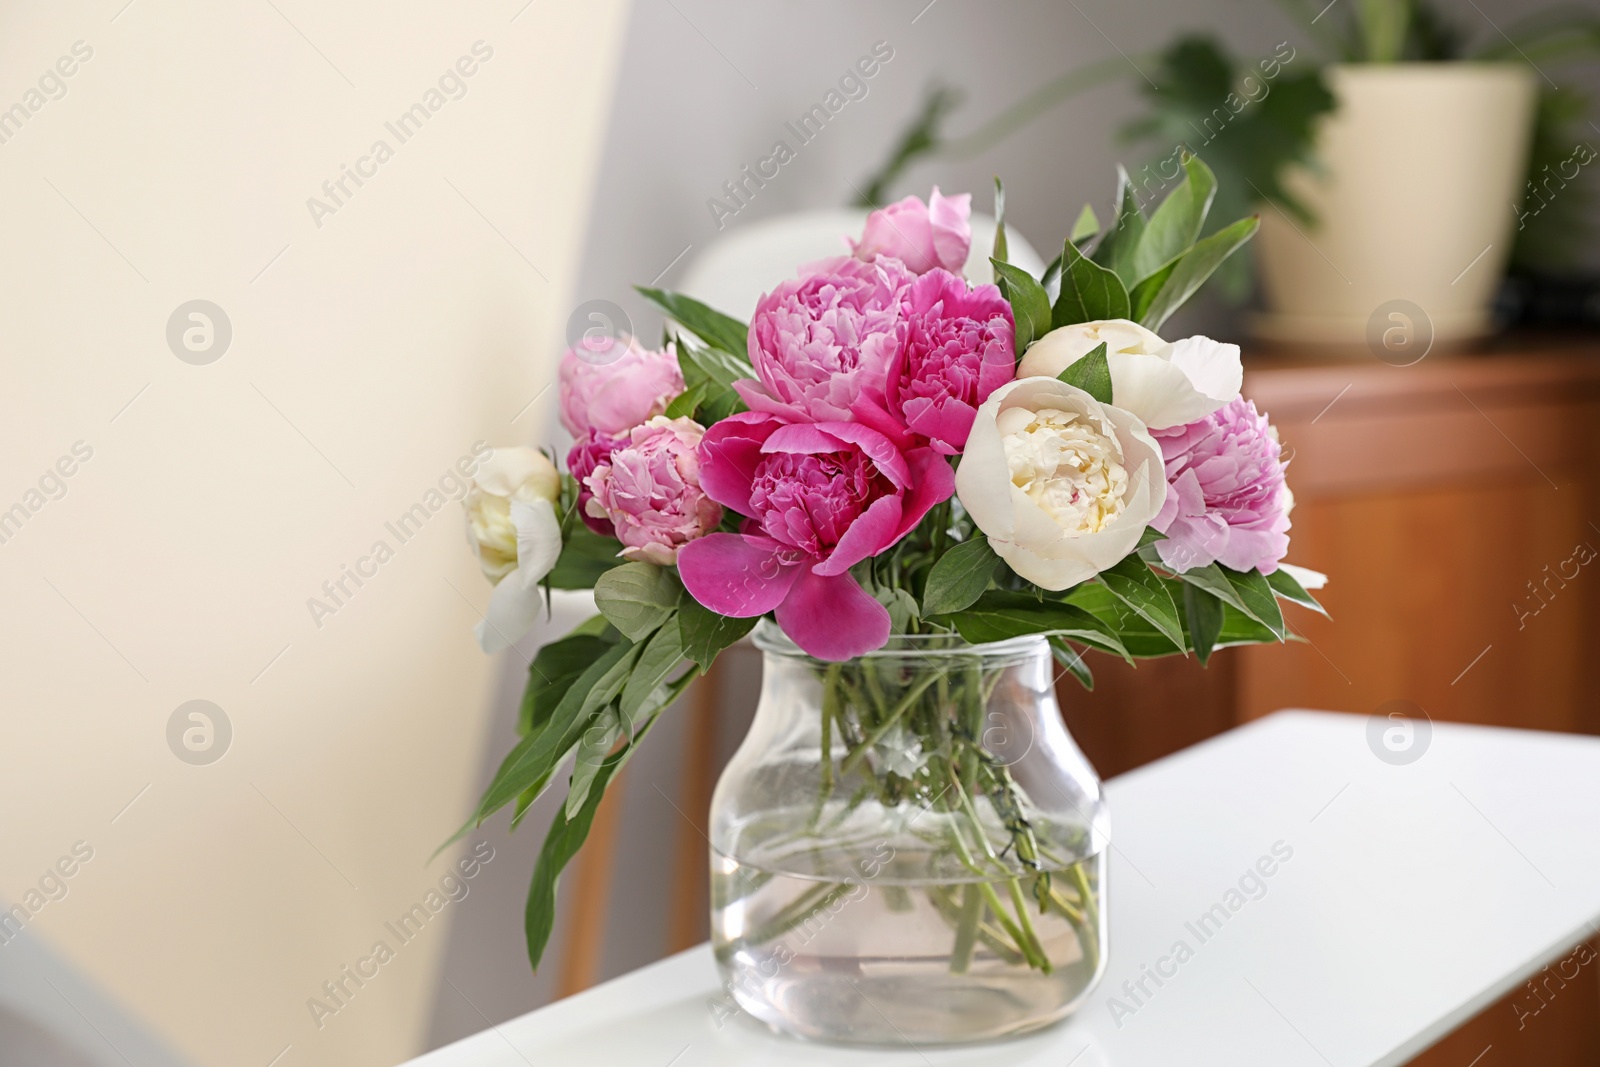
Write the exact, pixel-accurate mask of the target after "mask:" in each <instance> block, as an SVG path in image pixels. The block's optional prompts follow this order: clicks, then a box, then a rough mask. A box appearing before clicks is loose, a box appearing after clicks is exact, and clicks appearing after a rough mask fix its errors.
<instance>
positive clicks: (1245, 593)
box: [1221, 567, 1288, 641]
mask: <svg viewBox="0 0 1600 1067" xmlns="http://www.w3.org/2000/svg"><path fill="white" fill-rule="evenodd" d="M1221 569H1222V573H1223V574H1225V575H1226V576H1227V578H1228V581H1229V583H1230V584H1231V585H1232V586H1233V588H1234V591H1235V592H1237V593H1238V594H1239V600H1240V602H1241V604H1242V607H1243V610H1244V613H1245V614H1246V615H1248V616H1250V617H1251V618H1252V619H1254V620H1256V621H1257V622H1259V623H1261V624H1262V625H1263V626H1265V627H1266V628H1267V629H1269V630H1271V631H1272V632H1273V633H1274V634H1276V635H1277V636H1278V640H1280V641H1281V640H1283V638H1284V637H1285V636H1286V635H1287V633H1288V629H1287V628H1286V627H1285V626H1284V624H1283V609H1282V608H1280V607H1278V598H1277V597H1276V596H1275V595H1273V592H1272V586H1271V585H1269V584H1267V580H1266V578H1264V577H1262V574H1261V572H1260V571H1257V570H1249V571H1244V572H1240V571H1235V570H1230V569H1228V568H1227V567H1223V568H1221Z"/></svg>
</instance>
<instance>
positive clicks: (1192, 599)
mask: <svg viewBox="0 0 1600 1067" xmlns="http://www.w3.org/2000/svg"><path fill="white" fill-rule="evenodd" d="M1222 609H1223V603H1222V601H1220V600H1218V599H1217V598H1216V597H1214V596H1212V595H1211V594H1210V593H1208V592H1206V591H1205V590H1204V589H1201V588H1200V587H1199V586H1197V585H1189V584H1185V585H1184V587H1183V615H1184V621H1185V622H1186V623H1187V624H1188V627H1189V636H1190V639H1191V642H1192V644H1193V645H1194V654H1195V655H1196V656H1197V657H1199V659H1200V663H1201V664H1202V665H1204V664H1205V663H1207V662H1209V661H1210V659H1211V653H1212V651H1213V650H1215V648H1216V647H1217V638H1218V637H1220V636H1221V634H1222Z"/></svg>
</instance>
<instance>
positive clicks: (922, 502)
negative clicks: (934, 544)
mask: <svg viewBox="0 0 1600 1067" xmlns="http://www.w3.org/2000/svg"><path fill="white" fill-rule="evenodd" d="M906 463H907V464H908V465H909V466H910V468H911V479H912V484H911V492H910V493H909V494H907V496H906V500H905V504H904V506H903V510H902V512H901V515H900V532H899V533H897V534H895V536H894V538H893V540H891V541H890V542H889V544H894V542H895V541H898V540H900V538H902V537H904V536H905V535H906V534H908V533H910V532H911V530H912V528H913V527H914V526H916V525H917V523H919V522H921V521H922V517H923V516H924V515H926V514H927V513H928V512H929V510H931V509H932V508H933V506H934V505H935V504H943V503H944V502H945V501H946V500H949V499H950V498H951V496H953V495H954V494H955V491H956V472H955V471H953V470H951V469H950V462H949V461H948V460H946V459H945V458H944V457H943V456H941V455H939V454H938V453H937V452H935V451H933V450H932V449H931V448H919V449H917V450H916V451H914V452H908V453H906Z"/></svg>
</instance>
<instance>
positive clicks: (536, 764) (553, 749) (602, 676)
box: [446, 642, 638, 844]
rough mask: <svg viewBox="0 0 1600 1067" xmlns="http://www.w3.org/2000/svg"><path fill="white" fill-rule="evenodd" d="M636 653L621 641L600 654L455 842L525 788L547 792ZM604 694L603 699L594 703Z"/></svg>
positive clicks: (498, 776) (512, 756) (522, 747)
mask: <svg viewBox="0 0 1600 1067" xmlns="http://www.w3.org/2000/svg"><path fill="white" fill-rule="evenodd" d="M637 652H638V646H637V645H633V644H629V643H627V642H619V643H618V644H615V645H612V646H611V647H610V648H609V649H608V650H607V651H605V652H603V653H601V655H600V658H599V659H597V660H595V661H594V662H593V663H591V664H590V665H589V668H588V669H587V670H585V671H584V672H583V673H582V674H581V675H579V676H578V678H577V679H576V680H575V681H574V682H573V683H572V685H571V686H569V687H568V689H567V692H566V695H565V696H563V697H562V698H561V702H560V703H559V704H557V705H556V707H555V710H554V711H553V712H551V714H550V721H549V722H548V723H547V724H546V725H545V728H544V729H543V730H540V731H538V732H537V733H533V734H529V735H528V736H527V737H525V738H523V739H522V740H521V741H519V742H518V743H517V745H516V747H515V748H513V749H512V750H511V751H510V752H509V753H508V754H507V755H506V758H505V759H504V760H502V761H501V763H500V768H499V769H498V770H497V771H495V775H494V779H493V780H492V781H490V783H489V788H488V789H486V790H484V793H483V796H482V798H480V799H479V801H478V806H477V808H476V809H475V810H474V811H473V813H472V816H471V818H469V819H468V820H467V821H466V823H465V824H464V825H463V826H462V827H461V829H460V830H458V831H456V833H455V835H454V836H453V837H451V838H450V840H451V841H454V840H457V839H458V838H460V837H461V836H462V835H463V834H465V833H466V832H467V831H468V830H470V829H472V828H473V827H474V826H477V825H478V824H479V823H481V822H483V820H484V819H487V818H488V817H489V816H490V815H493V814H494V813H495V812H497V811H499V810H500V809H501V808H503V807H505V806H506V805H507V804H509V803H510V802H511V801H513V800H515V799H516V798H517V796H518V794H520V793H522V792H523V791H524V790H528V789H532V790H534V793H535V796H537V794H538V793H541V792H543V791H544V788H545V786H546V785H548V784H549V782H550V776H551V775H552V774H553V773H555V769H556V767H558V766H559V765H560V763H561V761H562V760H563V759H565V758H566V755H567V752H568V751H569V750H570V749H571V748H572V746H573V745H575V744H577V743H578V738H579V737H581V736H582V734H583V731H584V730H585V729H586V728H587V727H588V726H589V723H590V722H591V721H592V720H593V718H594V715H593V713H594V712H595V711H596V710H598V708H599V706H600V704H601V703H604V702H605V701H609V700H610V699H611V697H613V696H615V695H616V690H615V689H612V690H611V691H610V693H609V694H605V689H606V688H608V687H609V686H610V684H611V682H612V681H613V680H614V681H615V683H616V685H617V686H618V687H620V686H621V684H622V679H623V678H625V677H626V675H627V668H628V667H629V666H630V665H631V664H632V657H633V654H636V653H637ZM619 666H620V668H621V670H620V672H619V671H618V668H619ZM614 672H615V673H614ZM600 694H604V695H603V696H601V697H600V699H599V700H597V701H595V702H594V703H591V701H592V700H595V698H596V696H597V695H600ZM530 802H531V801H530ZM446 844H449V842H446Z"/></svg>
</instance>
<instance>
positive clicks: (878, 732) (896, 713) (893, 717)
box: [839, 673, 939, 774]
mask: <svg viewBox="0 0 1600 1067" xmlns="http://www.w3.org/2000/svg"><path fill="white" fill-rule="evenodd" d="M869 677H870V676H869ZM938 677H939V676H938V674H937V673H935V674H929V675H927V676H925V677H923V678H922V679H921V680H919V681H918V682H917V683H916V684H915V685H913V686H912V687H911V688H910V689H908V690H907V691H906V695H905V696H903V697H901V698H900V701H899V703H897V704H895V706H894V707H893V708H892V709H890V711H889V713H888V714H887V715H885V716H884V718H883V721H882V722H880V723H879V724H878V726H877V727H876V728H875V729H874V730H873V731H872V733H870V734H868V735H867V737H866V740H864V741H862V742H861V744H860V746H859V747H858V748H857V749H856V750H855V751H854V752H852V753H850V755H848V756H846V757H845V758H844V763H842V764H840V765H839V773H840V774H849V773H850V772H851V771H852V770H854V769H855V768H856V767H857V766H859V765H860V763H861V761H862V760H863V759H865V758H866V756H867V752H868V750H869V749H871V748H872V747H873V746H874V745H876V744H877V743H878V742H879V741H882V740H883V738H884V735H886V734H887V733H888V732H889V731H890V730H891V729H893V728H894V724H895V723H897V722H899V721H900V717H901V716H902V715H904V714H905V713H906V710H907V709H908V708H910V707H911V705H912V704H914V703H916V700H917V698H918V697H920V696H921V695H922V694H923V693H925V692H927V689H928V687H929V686H930V685H932V684H933V683H934V682H935V681H936V680H937V679H938ZM868 684H869V685H870V684H871V683H870V682H869V683H868Z"/></svg>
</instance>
